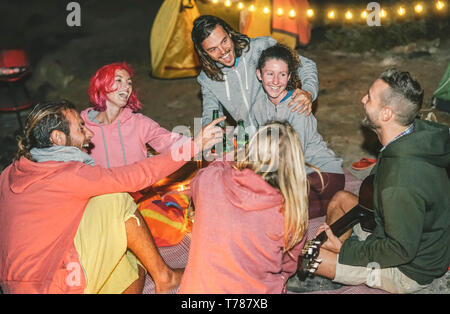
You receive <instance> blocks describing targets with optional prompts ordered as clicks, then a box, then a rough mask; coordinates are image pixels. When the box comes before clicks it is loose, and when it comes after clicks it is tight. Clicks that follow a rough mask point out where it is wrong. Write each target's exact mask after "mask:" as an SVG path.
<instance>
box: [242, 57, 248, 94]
mask: <svg viewBox="0 0 450 314" xmlns="http://www.w3.org/2000/svg"><path fill="white" fill-rule="evenodd" d="M242 59H243V60H244V72H245V89H246V90H248V76H247V61H245V57H244V56H242Z"/></svg>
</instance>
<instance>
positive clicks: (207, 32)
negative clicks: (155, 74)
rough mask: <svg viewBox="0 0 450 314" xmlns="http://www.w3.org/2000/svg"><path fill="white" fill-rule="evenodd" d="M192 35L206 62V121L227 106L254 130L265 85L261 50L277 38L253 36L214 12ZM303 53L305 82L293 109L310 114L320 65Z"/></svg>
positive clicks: (201, 20) (201, 78)
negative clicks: (260, 77)
mask: <svg viewBox="0 0 450 314" xmlns="http://www.w3.org/2000/svg"><path fill="white" fill-rule="evenodd" d="M191 35H192V41H193V42H194V48H195V50H196V52H197V54H198V56H199V60H200V64H201V66H202V72H201V73H200V74H199V76H198V78H197V81H198V82H199V83H200V85H201V88H202V95H203V113H202V123H203V125H206V124H207V123H209V122H210V121H211V119H212V112H213V110H219V111H220V112H223V109H222V107H224V108H225V109H226V110H227V111H228V113H229V114H230V115H231V116H232V117H233V118H234V119H235V120H236V121H238V120H241V119H242V120H244V122H245V126H246V128H250V127H252V126H253V127H254V129H250V133H253V132H254V131H255V128H256V127H255V123H254V119H253V118H252V115H251V109H252V106H253V103H254V101H255V99H256V95H257V93H258V91H259V90H260V89H261V88H262V87H261V83H260V82H259V81H258V79H257V78H256V75H255V73H256V64H257V62H258V59H259V56H260V54H261V51H263V50H264V49H266V48H268V47H270V46H273V45H275V44H276V41H275V40H274V39H273V38H271V37H259V38H254V39H250V38H249V37H247V36H246V35H244V34H241V33H239V32H237V31H235V30H233V29H232V28H231V26H230V25H228V24H227V23H226V22H225V21H223V20H222V19H220V18H218V17H215V16H211V15H203V16H200V17H198V18H197V19H196V20H195V21H194V27H193V29H192V33H191ZM299 57H300V62H301V66H300V67H299V69H298V74H299V77H300V80H301V84H302V85H301V89H300V88H297V89H296V91H295V93H294V95H293V101H292V102H291V103H290V105H291V106H293V107H292V108H293V109H292V110H293V111H296V110H298V109H300V111H299V112H300V113H302V112H304V111H306V112H307V114H309V113H310V112H311V107H312V102H313V101H314V100H315V99H316V98H317V94H318V90H319V87H318V84H319V83H318V78H317V67H316V64H315V63H314V61H312V60H310V59H307V58H305V57H303V56H299Z"/></svg>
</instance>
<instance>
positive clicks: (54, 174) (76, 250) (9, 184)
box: [0, 101, 223, 293]
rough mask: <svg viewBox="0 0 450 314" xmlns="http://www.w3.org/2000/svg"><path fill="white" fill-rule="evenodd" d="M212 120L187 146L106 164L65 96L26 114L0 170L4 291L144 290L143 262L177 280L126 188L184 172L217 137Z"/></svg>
mask: <svg viewBox="0 0 450 314" xmlns="http://www.w3.org/2000/svg"><path fill="white" fill-rule="evenodd" d="M221 121H223V118H221V119H216V120H215V121H214V122H213V123H211V124H209V125H208V126H206V127H204V128H203V129H202V131H201V132H200V133H199V135H197V136H196V137H195V138H194V140H193V141H191V142H190V143H184V144H187V145H184V144H183V145H182V146H177V145H174V147H173V148H172V150H171V151H169V152H167V153H163V154H160V155H158V156H153V157H151V158H147V159H145V160H142V161H139V162H136V163H133V164H131V165H129V166H124V167H115V168H112V169H105V168H103V167H101V166H94V164H93V159H92V158H91V157H90V156H89V155H88V154H87V153H86V151H87V148H88V147H89V144H90V139H91V138H92V135H93V133H92V132H91V131H90V130H89V129H88V128H87V127H86V126H85V124H84V121H83V120H82V119H81V117H80V115H79V114H78V112H77V111H76V110H75V107H74V106H73V105H72V104H71V103H69V102H67V101H58V102H48V103H42V104H38V105H37V106H36V107H35V108H34V109H33V111H32V112H31V113H30V115H29V117H28V120H27V124H26V127H25V131H24V135H23V136H22V137H21V138H20V139H19V143H18V152H17V154H16V157H15V159H14V161H13V163H12V164H11V165H10V166H8V167H7V168H6V169H5V170H4V171H3V172H2V174H1V175H0V239H1V241H0V285H1V287H2V290H3V292H5V293H122V292H124V293H140V292H142V289H143V286H144V280H145V270H146V271H148V272H149V273H150V275H151V276H152V278H153V280H154V282H155V287H156V292H159V293H161V292H168V291H169V290H170V289H171V288H174V287H176V286H177V285H178V284H179V282H180V280H181V276H182V274H183V272H182V270H179V269H177V270H174V269H171V268H169V267H168V266H167V265H166V263H165V262H164V260H163V259H162V257H161V256H160V255H159V252H158V251H157V249H156V246H155V244H154V241H153V238H152V236H151V233H150V231H149V230H148V228H147V227H146V224H145V222H144V220H143V218H142V216H141V215H140V213H139V211H137V210H136V204H135V203H134V202H133V199H132V198H131V196H130V195H129V194H127V193H119V192H135V191H137V190H140V189H142V188H145V187H148V186H150V185H151V184H153V183H154V182H157V181H158V180H160V179H162V178H163V177H166V176H167V175H169V174H171V173H173V172H174V171H176V170H178V169H179V168H180V167H181V166H183V165H184V164H185V163H186V161H187V160H180V159H179V158H178V159H177V158H173V156H178V154H179V153H183V152H184V151H185V150H188V149H190V150H191V151H190V156H191V157H192V156H193V155H194V153H197V152H198V151H199V149H200V148H201V147H203V146H205V148H207V147H206V145H209V146H211V145H212V144H214V143H215V142H218V141H220V140H221V133H222V129H221V128H219V127H216V126H215V124H217V123H219V122H221Z"/></svg>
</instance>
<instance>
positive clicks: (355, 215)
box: [297, 175, 375, 281]
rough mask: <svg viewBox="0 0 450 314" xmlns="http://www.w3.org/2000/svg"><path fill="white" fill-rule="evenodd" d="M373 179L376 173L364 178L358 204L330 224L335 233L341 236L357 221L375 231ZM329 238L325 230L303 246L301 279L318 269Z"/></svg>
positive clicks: (300, 267) (368, 230) (299, 271)
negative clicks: (322, 249) (319, 257)
mask: <svg viewBox="0 0 450 314" xmlns="http://www.w3.org/2000/svg"><path fill="white" fill-rule="evenodd" d="M373 180H374V175H370V176H368V177H366V178H365V179H364V181H363V182H362V184H361V187H360V189H359V198H358V204H357V205H356V206H355V207H353V208H352V209H350V210H349V211H348V212H347V213H346V214H345V215H344V216H342V217H341V218H339V219H338V220H337V221H336V222H334V223H333V224H332V225H331V226H330V229H331V231H332V232H333V234H334V235H336V236H337V237H340V236H341V235H343V234H344V233H345V232H346V231H347V230H349V229H350V228H352V227H353V226H354V225H356V224H357V223H360V224H361V228H362V229H363V230H364V231H367V232H373V230H374V229H375V218H374V212H373ZM327 239H328V237H327V234H326V233H325V231H323V232H321V233H320V234H319V235H317V236H316V237H315V238H314V239H312V240H310V241H308V242H307V243H306V244H305V246H304V247H303V249H302V252H301V254H300V256H299V257H298V271H297V276H298V278H299V279H300V280H302V281H303V280H305V279H306V278H307V276H308V275H313V274H314V272H315V271H316V269H317V267H318V266H319V264H320V262H321V261H320V260H318V259H317V257H318V256H319V251H320V247H321V245H322V244H323V243H325V241H326V240H327Z"/></svg>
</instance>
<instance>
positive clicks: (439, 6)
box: [436, 1, 445, 10]
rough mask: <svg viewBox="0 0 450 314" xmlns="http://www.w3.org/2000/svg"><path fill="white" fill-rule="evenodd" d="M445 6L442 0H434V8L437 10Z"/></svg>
mask: <svg viewBox="0 0 450 314" xmlns="http://www.w3.org/2000/svg"><path fill="white" fill-rule="evenodd" d="M444 7H445V3H444V2H442V1H437V2H436V9H438V10H442V9H443V8H444Z"/></svg>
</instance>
